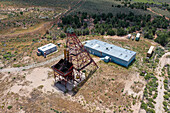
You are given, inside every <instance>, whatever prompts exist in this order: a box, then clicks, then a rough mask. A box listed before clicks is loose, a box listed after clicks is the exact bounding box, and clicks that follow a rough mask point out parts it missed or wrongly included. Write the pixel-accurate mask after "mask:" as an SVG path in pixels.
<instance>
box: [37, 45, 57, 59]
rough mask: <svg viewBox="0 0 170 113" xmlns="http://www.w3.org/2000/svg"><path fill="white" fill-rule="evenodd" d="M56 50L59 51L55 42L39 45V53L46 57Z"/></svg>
mask: <svg viewBox="0 0 170 113" xmlns="http://www.w3.org/2000/svg"><path fill="white" fill-rule="evenodd" d="M55 51H57V46H56V45H55V44H52V43H49V44H47V45H44V46H42V47H39V48H38V52H37V53H41V54H42V55H43V56H44V57H46V55H48V54H50V53H53V52H55Z"/></svg>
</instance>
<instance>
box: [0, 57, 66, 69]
mask: <svg viewBox="0 0 170 113" xmlns="http://www.w3.org/2000/svg"><path fill="white" fill-rule="evenodd" d="M63 57H64V55H63V54H62V55H59V56H58V57H56V58H52V59H50V60H47V61H45V62H41V63H34V64H31V65H28V66H25V67H19V68H4V69H0V72H19V71H22V70H23V69H32V68H35V67H39V66H43V65H46V64H49V63H52V62H55V61H57V60H59V59H61V58H63Z"/></svg>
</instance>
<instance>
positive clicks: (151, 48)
mask: <svg viewBox="0 0 170 113" xmlns="http://www.w3.org/2000/svg"><path fill="white" fill-rule="evenodd" d="M153 49H154V46H151V47H150V48H149V51H148V54H151V53H152V51H153Z"/></svg>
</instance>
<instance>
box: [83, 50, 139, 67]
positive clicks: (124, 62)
mask: <svg viewBox="0 0 170 113" xmlns="http://www.w3.org/2000/svg"><path fill="white" fill-rule="evenodd" d="M85 48H86V49H87V51H88V52H89V53H90V54H93V55H96V56H98V57H105V56H109V57H110V58H111V59H110V61H111V62H114V63H116V64H119V65H122V66H124V67H128V66H129V64H130V63H131V62H132V61H133V60H134V59H135V56H136V55H134V56H133V57H132V58H131V59H130V61H125V60H122V59H119V58H117V57H114V56H110V55H108V54H105V53H101V52H100V51H97V50H94V49H92V48H89V47H85Z"/></svg>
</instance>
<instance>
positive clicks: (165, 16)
mask: <svg viewBox="0 0 170 113" xmlns="http://www.w3.org/2000/svg"><path fill="white" fill-rule="evenodd" d="M147 10H149V11H151V12H152V13H155V14H157V15H159V16H163V15H162V14H159V13H157V12H155V11H153V10H152V9H151V8H147ZM165 18H166V19H167V20H169V18H168V17H166V16H165Z"/></svg>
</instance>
